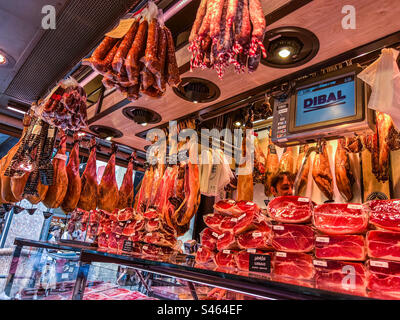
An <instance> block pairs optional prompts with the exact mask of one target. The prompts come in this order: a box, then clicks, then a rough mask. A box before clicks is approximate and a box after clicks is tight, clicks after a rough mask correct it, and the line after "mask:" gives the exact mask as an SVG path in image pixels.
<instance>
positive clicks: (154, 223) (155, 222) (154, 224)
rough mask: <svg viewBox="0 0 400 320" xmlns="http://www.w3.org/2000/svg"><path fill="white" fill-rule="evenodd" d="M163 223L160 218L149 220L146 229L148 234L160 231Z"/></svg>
mask: <svg viewBox="0 0 400 320" xmlns="http://www.w3.org/2000/svg"><path fill="white" fill-rule="evenodd" d="M160 225H161V221H160V219H159V218H156V219H151V220H147V222H146V226H145V229H146V231H147V232H153V231H157V230H158V229H160Z"/></svg>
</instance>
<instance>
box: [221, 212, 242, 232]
mask: <svg viewBox="0 0 400 320" xmlns="http://www.w3.org/2000/svg"><path fill="white" fill-rule="evenodd" d="M237 221H238V219H237V218H234V217H229V216H228V217H224V218H223V219H222V221H221V223H220V225H219V230H221V231H222V232H225V231H231V232H233V228H234V227H235V225H236V223H237Z"/></svg>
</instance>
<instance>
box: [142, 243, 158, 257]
mask: <svg viewBox="0 0 400 320" xmlns="http://www.w3.org/2000/svg"><path fill="white" fill-rule="evenodd" d="M160 252H161V248H160V247H157V246H154V245H151V244H146V245H144V246H143V247H142V253H143V254H144V255H147V256H151V257H156V256H158V255H159V254H160Z"/></svg>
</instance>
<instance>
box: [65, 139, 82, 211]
mask: <svg viewBox="0 0 400 320" xmlns="http://www.w3.org/2000/svg"><path fill="white" fill-rule="evenodd" d="M67 176H68V189H67V193H66V195H65V197H64V200H63V202H62V204H61V209H63V211H64V212H66V213H68V212H72V211H73V210H75V208H76V206H77V205H78V201H79V198H80V195H81V187H82V182H81V177H80V175H79V139H78V135H77V134H75V135H74V146H73V147H72V151H71V154H70V157H69V161H68V165H67Z"/></svg>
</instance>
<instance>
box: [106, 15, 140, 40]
mask: <svg viewBox="0 0 400 320" xmlns="http://www.w3.org/2000/svg"><path fill="white" fill-rule="evenodd" d="M135 20H136V19H135V18H131V19H121V20H120V21H119V25H118V26H117V27H116V28H115V29H113V30H111V31H110V32H108V33H106V36H107V37H110V38H116V39H121V38H123V37H124V36H125V35H126V34H127V33H128V31H129V29H130V28H131V26H132V24H133V22H134V21H135Z"/></svg>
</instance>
